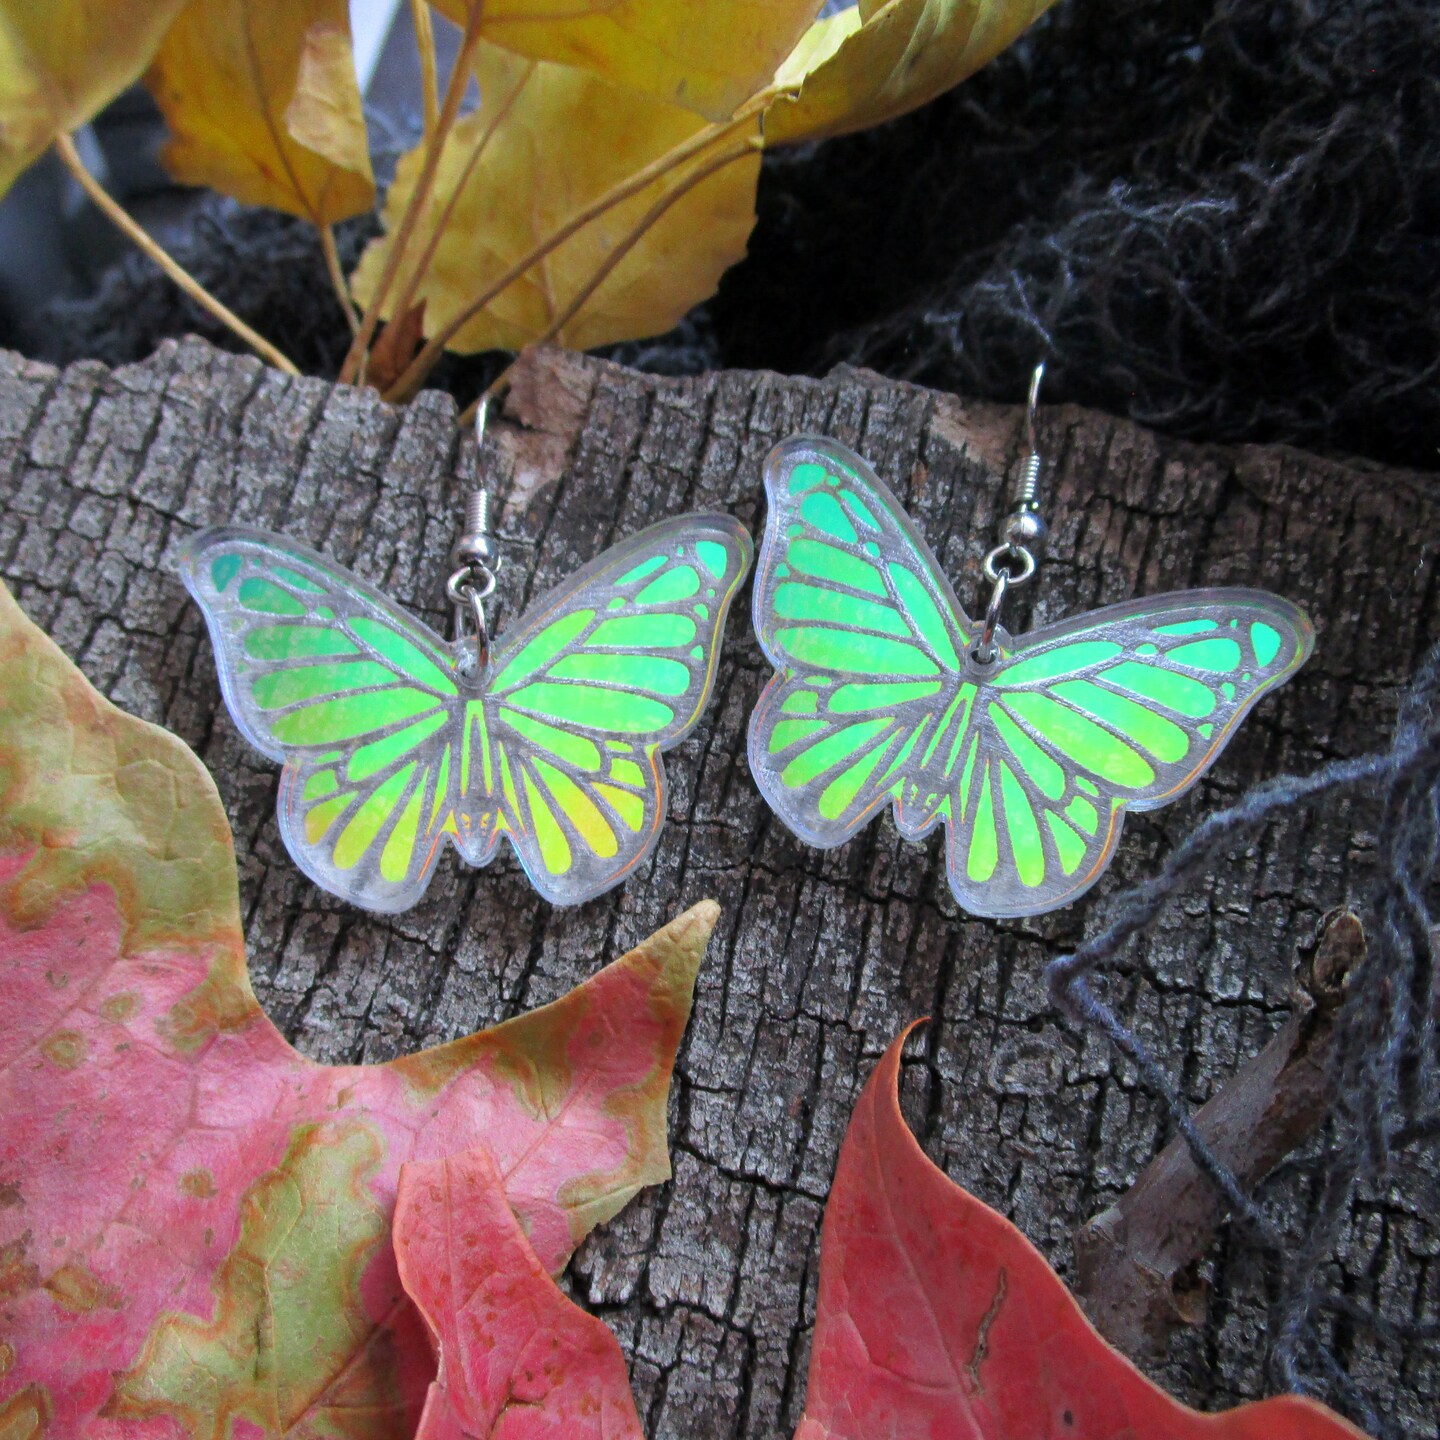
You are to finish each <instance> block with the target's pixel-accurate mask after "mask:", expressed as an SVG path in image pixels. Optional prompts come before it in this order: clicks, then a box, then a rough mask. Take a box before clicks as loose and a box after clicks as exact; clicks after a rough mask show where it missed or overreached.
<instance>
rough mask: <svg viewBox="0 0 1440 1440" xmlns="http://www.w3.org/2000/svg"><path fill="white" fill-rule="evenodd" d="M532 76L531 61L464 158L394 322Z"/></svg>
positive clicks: (408, 307)
mask: <svg viewBox="0 0 1440 1440" xmlns="http://www.w3.org/2000/svg"><path fill="white" fill-rule="evenodd" d="M534 73H535V62H534V61H533V60H532V61H531V62H530V63H529V64H528V65H527V66H526V67H525V71H524V73H523V74H522V75H521V76H520V79H519V80H518V81H517V82H516V84H515V88H514V89H513V90H511V92H510V93H509V95H507V96H506V97H505V102H504V104H502V105H501V106H500V108H499V109H498V110H497V111H496V112H495V114H494V116H493V117H492V118H491V120H490V123H489V124H488V125H487V126H486V127H485V131H484V134H482V135H481V136H480V140H479V143H478V144H477V145H476V146H475V148H474V149H473V150H472V151H471V152H470V154H469V155H468V156H467V157H466V160H465V167H464V169H463V170H461V172H460V175H459V178H458V179H457V180H456V181H455V184H454V185H453V186H451V189H450V194H449V196H448V197H447V198H446V200H445V205H444V208H443V209H442V210H441V212H440V215H439V217H438V219H437V220H436V221H435V224H434V225H433V226H432V227H431V229H430V238H429V239H428V240H427V241H426V242H425V248H424V249H423V250H422V251H421V252H420V255H419V258H418V259H417V260H416V261H415V263H414V264H413V265H412V266H411V267H410V273H409V275H408V276H407V278H406V280H405V288H404V289H403V290H402V291H401V292H400V298H399V299H398V300H396V301H395V303H394V305H393V306H392V307H391V312H390V313H391V314H392V315H393V316H395V318H396V319H399V318H400V317H402V316H404V315H408V314H410V313H411V312H412V311H413V310H414V308H415V292H416V291H417V290H418V289H419V288H420V285H421V282H422V281H423V280H424V278H425V274H426V272H427V271H428V270H429V268H430V262H431V260H433V259H434V258H435V251H436V250H437V249H438V248H439V246H440V241H441V240H442V239H444V237H445V232H446V230H447V229H448V228H449V225H450V217H451V216H452V215H453V214H454V213H455V206H456V205H457V204H459V202H460V195H461V193H462V192H463V191H464V189H465V186H466V185H467V184H468V183H469V181H470V176H471V175H472V174H473V173H474V170H475V167H476V166H477V165H478V164H479V163H480V160H481V158H482V157H483V156H484V154H485V151H486V148H487V147H488V146H489V144H490V140H491V137H492V136H493V135H494V134H495V131H496V130H497V129H498V128H499V126H500V125H501V124H502V123H503V122H504V120H505V117H506V116H507V115H509V113H510V111H511V110H512V109H513V108H514V105H515V102H516V101H517V100H518V99H519V98H520V93H521V91H523V90H524V89H525V86H526V85H527V84H529V81H530V77H531V76H532V75H533V74H534Z"/></svg>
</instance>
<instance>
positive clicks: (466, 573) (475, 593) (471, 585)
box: [445, 565, 495, 606]
mask: <svg viewBox="0 0 1440 1440" xmlns="http://www.w3.org/2000/svg"><path fill="white" fill-rule="evenodd" d="M477 578H478V579H479V580H480V584H479V585H478V586H477V585H476V583H475V581H476V579H477ZM445 593H446V594H447V595H448V596H449V597H450V603H451V604H452V605H456V606H459V605H466V604H470V603H472V602H474V601H477V600H486V599H488V598H489V597H490V596H491V595H493V594H494V593H495V575H494V572H493V571H492V570H490V569H489V568H488V567H487V566H484V565H462V566H461V567H460V568H459V569H458V570H457V571H456V572H455V573H454V574H453V575H452V576H451V577H450V578H449V579H448V580H447V581H446V582H445Z"/></svg>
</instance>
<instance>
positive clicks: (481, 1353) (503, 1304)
mask: <svg viewBox="0 0 1440 1440" xmlns="http://www.w3.org/2000/svg"><path fill="white" fill-rule="evenodd" d="M394 1241H395V1254H396V1257H397V1259H398V1260H399V1264H400V1279H401V1281H402V1283H403V1284H404V1286H405V1290H406V1293H407V1294H408V1295H409V1296H410V1298H411V1299H412V1300H413V1301H414V1302H415V1304H416V1305H417V1306H418V1307H419V1310H420V1313H421V1314H422V1315H423V1316H424V1317H425V1320H426V1323H427V1324H428V1325H429V1327H430V1331H431V1334H432V1335H433V1336H434V1337H435V1342H436V1348H437V1349H438V1351H439V1354H440V1371H439V1374H438V1376H437V1377H436V1380H435V1383H434V1384H433V1385H432V1386H431V1387H430V1394H429V1396H428V1397H427V1399H426V1402H425V1411H424V1414H423V1415H422V1417H421V1420H420V1428H419V1429H418V1430H417V1431H416V1434H415V1440H471V1437H474V1440H491V1437H493V1436H495V1435H496V1434H497V1433H498V1432H497V1427H498V1425H499V1422H500V1420H501V1417H502V1416H504V1415H506V1414H507V1413H509V1414H510V1415H511V1416H512V1417H514V1416H516V1415H520V1416H523V1417H524V1419H523V1421H522V1422H521V1423H523V1424H524V1425H525V1426H526V1427H527V1428H526V1430H525V1433H526V1434H527V1435H528V1434H534V1433H537V1432H539V1433H544V1434H555V1435H563V1436H564V1437H565V1440H590V1437H594V1440H643V1436H642V1434H641V1430H640V1417H639V1416H638V1415H637V1414H636V1413H635V1401H634V1399H633V1397H632V1396H631V1394H630V1382H629V1379H628V1377H627V1376H626V1373H625V1360H624V1357H623V1356H622V1355H621V1354H620V1346H619V1345H618V1344H617V1343H616V1341H615V1337H614V1335H612V1334H611V1333H610V1331H609V1329H608V1328H607V1327H606V1325H605V1323H604V1322H603V1321H601V1320H597V1319H596V1318H595V1317H594V1316H593V1315H587V1314H586V1313H585V1312H584V1311H583V1310H581V1309H580V1308H579V1306H577V1305H576V1304H575V1303H574V1302H573V1301H571V1300H569V1299H568V1298H567V1297H566V1296H565V1295H563V1294H562V1293H561V1291H560V1289H559V1287H558V1286H557V1285H556V1284H555V1282H554V1281H553V1280H552V1279H551V1278H550V1276H549V1275H548V1274H547V1273H546V1270H545V1266H544V1265H543V1264H542V1263H541V1262H540V1259H539V1257H538V1256H537V1255H536V1253H535V1251H534V1249H533V1248H532V1246H531V1244H530V1242H529V1240H527V1239H526V1238H525V1232H524V1231H523V1230H522V1229H521V1228H520V1225H519V1223H518V1222H517V1221H516V1219H515V1214H514V1211H512V1210H511V1208H510V1204H509V1201H508V1200H507V1198H506V1194H505V1187H504V1183H503V1180H502V1178H501V1176H500V1172H499V1171H498V1170H497V1169H496V1168H495V1162H494V1161H493V1160H492V1159H491V1158H490V1152H489V1151H488V1150H486V1149H484V1148H477V1149H474V1150H467V1151H466V1152H465V1153H464V1154H463V1155H452V1156H449V1157H447V1158H446V1159H444V1160H421V1161H415V1162H412V1163H411V1164H409V1165H406V1166H405V1167H404V1168H403V1169H402V1170H401V1171H400V1193H399V1197H398V1199H397V1200H396V1203H395V1227H394ZM512 1407H513V1408H512ZM504 1433H505V1434H506V1435H512V1434H513V1433H514V1432H513V1430H512V1429H507V1430H506V1431H505V1432H504ZM517 1440H518V1437H517Z"/></svg>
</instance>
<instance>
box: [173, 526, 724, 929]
mask: <svg viewBox="0 0 1440 1440" xmlns="http://www.w3.org/2000/svg"><path fill="white" fill-rule="evenodd" d="M750 559H751V544H750V537H749V535H747V534H746V532H745V530H744V529H743V528H742V527H741V526H740V525H739V523H738V522H736V521H735V520H732V519H730V518H729V517H728V516H725V515H684V516H679V517H677V518H675V519H673V520H666V521H663V522H662V523H661V524H659V525H655V526H652V527H651V528H650V529H648V530H645V531H643V532H642V533H641V534H639V535H635V536H632V537H631V538H630V539H629V540H627V541H624V542H622V543H621V544H620V545H617V546H615V547H614V549H612V550H609V551H607V552H606V553H605V554H604V555H602V556H600V557H599V558H598V559H597V560H595V561H593V562H591V564H589V565H587V566H586V567H585V568H584V569H583V570H581V571H580V573H579V574H578V575H576V576H575V577H573V579H571V580H570V581H569V582H567V583H566V584H564V585H561V586H559V587H558V588H557V589H555V590H553V591H552V592H551V593H550V594H549V595H547V596H546V597H545V598H544V599H542V600H541V601H540V602H539V603H538V604H536V605H535V606H533V607H532V608H531V609H530V611H529V612H527V613H526V615H525V616H524V617H523V618H522V619H521V620H520V621H519V623H518V624H517V625H516V626H515V628H514V630H513V632H511V633H507V634H506V635H504V636H502V637H501V638H500V640H499V641H497V642H496V644H495V647H494V649H493V651H492V652H491V657H490V662H489V664H488V665H487V666H486V667H485V668H484V670H483V671H479V672H478V673H477V671H476V667H475V666H474V663H473V659H474V657H473V653H472V651H471V650H470V649H468V648H467V646H466V645H464V644H460V643H457V644H451V643H449V642H447V641H445V640H442V639H441V638H440V636H438V635H436V634H435V633H434V632H433V631H432V630H430V629H429V628H428V627H427V626H425V625H423V624H421V623H420V622H419V621H418V620H415V619H414V618H413V617H411V616H409V615H407V614H405V613H404V612H403V611H401V610H399V609H398V608H397V607H396V606H395V605H393V604H392V603H391V602H390V601H389V600H387V599H386V597H385V596H384V595H383V594H381V593H380V592H379V591H378V590H376V589H374V588H373V587H371V586H370V585H367V584H366V583H365V582H364V581H362V580H360V579H359V578H358V577H356V576H354V575H352V574H350V572H349V571H347V570H344V569H342V568H341V567H340V566H338V565H334V564H332V563H331V562H330V561H328V560H326V559H325V558H324V557H323V556H321V555H318V554H316V553H315V552H314V551H312V550H309V549H307V548H305V547H304V546H302V545H296V544H294V543H292V542H290V541H288V540H286V539H284V538H283V537H282V536H278V535H272V534H269V533H268V532H265V531H261V530H246V529H240V528H234V527H227V528H222V529H215V530H207V531H204V532H202V533H201V534H199V535H197V536H196V537H195V538H194V539H193V540H191V541H190V542H189V543H188V545H187V546H186V547H185V548H184V550H183V552H182V556H181V561H180V569H181V574H182V576H183V577H184V580H185V584H186V585H187V587H188V588H189V590H190V592H191V594H193V595H194V597H195V599H196V600H197V601H198V602H199V604H200V608H201V610H202V611H203V612H204V615H205V619H206V623H207V624H208V626H209V629H210V637H211V640H212V642H213V644H214V646H215V654H216V660H217V664H218V667H219V671H220V683H221V688H222V690H223V691H224V694H225V699H226V703H227V704H228V705H229V707H230V712H231V714H232V715H233V716H234V717H235V721H236V724H237V725H238V726H239V727H240V729H241V731H242V732H243V733H244V735H245V737H246V738H247V739H248V740H249V741H250V743H251V744H252V745H254V746H255V747H256V748H257V749H259V750H262V751H263V752H264V753H265V754H267V755H269V756H271V757H273V758H274V759H276V760H280V761H283V762H284V767H285V768H284V771H283V773H282V776H281V784H280V800H279V811H280V829H281V834H282V835H283V836H284V839H285V843H286V845H287V846H288V847H289V850H290V853H291V854H292V855H293V856H294V857H295V860H296V863H297V864H298V865H299V866H300V867H301V869H303V870H304V871H305V873H306V874H308V875H309V876H310V877H311V878H312V879H313V880H315V882H316V883H317V884H319V885H322V886H324V888H325V889H327V890H330V891H332V892H333V893H335V894H337V895H340V896H342V897H343V898H345V899H347V900H350V901H353V902H354V903H355V904H357V905H363V906H365V907H366V908H368V909H371V910H384V911H393V910H402V909H405V908H407V907H409V906H411V905H413V904H414V903H415V902H416V901H417V900H418V899H419V898H420V896H421V895H422V894H423V893H424V890H425V887H426V885H427V884H428V883H429V878H430V872H431V869H432V868H433V866H434V864H435V860H436V858H437V856H438V854H439V852H440V848H441V846H442V845H443V844H444V843H446V841H447V840H448V841H449V843H451V844H453V845H454V846H455V848H456V849H457V850H459V852H460V853H461V855H462V856H463V857H464V858H465V860H467V861H468V862H469V863H470V864H471V865H484V864H487V863H488V862H489V861H490V859H491V858H492V857H493V856H494V854H495V851H496V849H497V847H498V845H499V843H500V840H501V837H502V836H503V837H504V838H506V839H507V840H508V841H509V842H510V844H511V845H513V846H514V848H515V851H516V853H517V854H518V856H519V858H520V862H521V864H522V865H523V866H524V867H525V870H526V872H527V873H528V874H529V876H530V878H531V880H532V882H533V883H534V885H535V887H536V889H537V890H539V891H540V893H541V894H542V895H544V896H545V898H546V899H548V900H550V901H552V902H553V903H555V904H557V905H567V904H578V903H579V902H580V901H583V900H588V899H590V898H591V897H592V896H594V895H598V894H600V893H601V892H602V891H604V890H607V889H609V888H610V887H611V886H612V885H615V884H618V883H619V882H620V881H621V880H623V879H624V878H625V876H626V875H628V874H629V873H630V871H631V870H633V869H634V868H635V866H636V865H638V864H639V863H640V862H641V860H643V859H644V858H645V856H646V855H647V854H648V853H649V851H650V849H651V847H652V846H653V845H654V842H655V839H656V836H657V834H658V832H659V828H660V824H661V822H662V820H663V819H664V816H665V773H664V769H663V767H662V764H661V761H660V758H659V755H660V752H661V751H663V750H666V749H668V748H669V747H670V746H672V745H674V744H676V743H678V741H680V740H681V739H682V738H683V737H684V736H685V734H686V733H687V732H688V731H689V730H690V728H691V727H692V726H693V725H694V723H695V721H696V720H697V719H698V718H699V715H700V712H701V711H702V710H703V709H704V707H705V704H706V702H707V701H708V700H709V698H710V690H711V686H712V684H713V681H714V675H715V664H716V660H717V658H718V655H719V648H720V640H721V635H722V632H723V628H724V623H725V614H726V610H727V608H728V606H729V604H730V601H731V599H732V598H733V597H734V594H735V591H736V589H737V587H738V586H739V584H740V582H741V581H742V580H743V579H744V577H745V574H746V571H747V570H748V569H749V568H750Z"/></svg>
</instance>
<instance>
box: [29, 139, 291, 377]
mask: <svg viewBox="0 0 1440 1440" xmlns="http://www.w3.org/2000/svg"><path fill="white" fill-rule="evenodd" d="M55 152H56V154H58V155H59V156H60V159H61V161H62V162H63V163H64V166H65V168H66V169H67V170H68V171H69V172H70V173H71V174H72V175H73V176H74V177H75V179H76V180H77V181H78V182H79V185H80V188H81V189H82V190H84V192H85V193H86V194H87V195H88V196H89V197H90V199H91V200H93V201H94V202H95V204H96V205H97V206H98V207H99V209H100V210H101V211H103V212H104V214H105V217H106V218H107V219H108V220H109V221H110V222H111V223H112V224H113V225H114V226H115V227H116V229H118V230H120V231H121V232H122V233H123V234H124V235H125V236H126V237H127V238H128V239H129V240H131V241H132V242H133V243H134V245H135V246H136V248H137V249H139V250H142V251H143V252H144V253H145V254H146V255H148V256H149V257H150V259H152V260H153V261H154V262H155V263H156V264H157V265H158V266H159V267H160V268H161V269H162V270H163V271H164V272H165V273H166V275H168V276H169V277H170V279H172V280H173V281H174V282H175V283H176V284H177V285H178V286H179V287H180V288H181V289H182V290H183V291H184V292H185V293H186V294H187V295H188V296H189V297H190V298H191V299H192V300H193V301H194V302H195V303H196V304H197V305H200V306H203V307H204V308H205V309H206V310H208V311H209V312H210V313H211V314H212V315H213V316H214V317H215V318H216V319H217V320H219V321H220V323H221V324H222V325H224V326H226V327H227V328H228V329H230V330H233V331H234V332H235V334H236V335H238V336H239V337H240V338H241V339H242V340H243V341H244V342H245V343H246V344H247V345H248V346H250V348H251V349H252V350H254V351H255V352H256V353H257V354H259V355H260V356H261V357H262V358H263V359H265V360H267V361H268V362H269V363H270V364H271V365H273V366H274V367H275V368H276V369H277V370H283V371H284V372H285V373H286V374H287V375H298V374H299V373H300V371H299V369H298V367H297V366H296V365H295V362H294V361H293V360H291V359H290V358H289V357H288V356H287V355H285V354H283V353H282V352H281V351H280V350H278V349H277V348H276V347H275V346H274V345H272V344H271V343H270V342H269V341H268V340H267V339H265V337H264V336H263V335H260V334H257V333H256V332H255V331H254V330H252V329H251V328H250V327H249V326H248V325H247V324H246V323H245V322H244V321H243V320H242V319H241V318H240V317H239V316H238V315H237V314H236V313H235V312H234V311H233V310H231V309H230V308H229V307H228V306H227V305H223V304H221V302H220V301H219V300H217V299H216V298H215V297H214V296H213V295H212V294H211V293H210V292H209V291H208V290H207V289H206V288H205V287H204V286H203V285H202V284H201V283H200V282H199V281H198V280H197V279H196V278H195V277H194V276H193V275H192V274H191V273H190V272H189V271H188V270H186V269H185V268H184V266H182V265H181V264H180V262H179V261H178V260H176V259H175V258H174V257H173V256H172V255H170V253H169V252H168V251H166V250H165V249H164V248H163V247H162V246H161V245H160V244H159V242H158V241H156V240H155V238H154V237H153V236H151V235H148V234H147V233H146V232H145V230H144V229H143V228H142V226H141V225H140V224H139V222H138V221H136V220H135V218H134V217H133V216H132V215H131V214H130V213H129V212H128V211H127V210H126V209H125V208H124V207H123V206H122V205H121V204H120V203H119V202H118V201H117V200H116V199H115V198H114V197H113V196H112V195H111V194H110V193H109V192H108V191H107V190H106V189H105V187H104V186H103V185H101V184H100V182H99V181H98V180H97V179H96V178H95V177H94V176H93V175H92V174H91V173H90V172H89V171H88V170H87V169H86V168H85V162H84V161H83V160H82V159H81V158H80V152H79V151H78V150H77V149H76V148H75V140H74V137H73V136H71V135H66V134H63V133H62V134H59V135H57V136H56V137H55Z"/></svg>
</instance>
